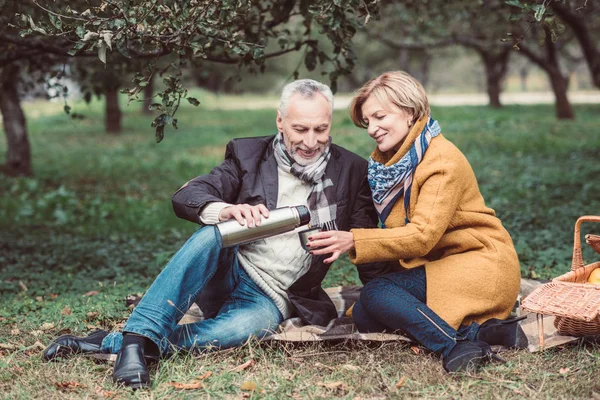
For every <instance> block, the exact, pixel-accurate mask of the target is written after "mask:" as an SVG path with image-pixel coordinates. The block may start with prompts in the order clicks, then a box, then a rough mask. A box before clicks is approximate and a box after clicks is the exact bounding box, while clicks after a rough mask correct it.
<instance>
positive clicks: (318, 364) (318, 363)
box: [315, 362, 335, 371]
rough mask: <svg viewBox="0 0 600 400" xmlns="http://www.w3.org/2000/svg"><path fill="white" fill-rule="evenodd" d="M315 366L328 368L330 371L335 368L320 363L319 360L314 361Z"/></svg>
mask: <svg viewBox="0 0 600 400" xmlns="http://www.w3.org/2000/svg"><path fill="white" fill-rule="evenodd" d="M315 367H317V368H324V369H328V370H330V371H334V370H335V368H334V367H330V366H329V365H325V364H321V363H320V362H317V363H315Z"/></svg>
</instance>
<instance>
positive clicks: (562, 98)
mask: <svg viewBox="0 0 600 400" xmlns="http://www.w3.org/2000/svg"><path fill="white" fill-rule="evenodd" d="M548 77H549V78H550V84H551V86H552V91H553V92H554V96H555V97H556V103H554V105H555V110H556V117H557V118H558V119H575V113H574V112H573V107H571V103H569V99H568V98H567V89H568V88H569V78H568V77H564V76H563V75H562V74H561V73H560V72H549V73H548Z"/></svg>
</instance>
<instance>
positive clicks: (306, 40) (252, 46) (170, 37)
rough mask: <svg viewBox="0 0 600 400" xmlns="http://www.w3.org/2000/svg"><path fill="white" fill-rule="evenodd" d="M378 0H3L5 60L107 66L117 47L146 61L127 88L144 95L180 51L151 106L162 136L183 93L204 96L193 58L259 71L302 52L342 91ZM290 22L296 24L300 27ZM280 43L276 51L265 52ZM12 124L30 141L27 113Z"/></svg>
mask: <svg viewBox="0 0 600 400" xmlns="http://www.w3.org/2000/svg"><path fill="white" fill-rule="evenodd" d="M375 6H376V1H375V0H336V1H333V2H331V1H328V0H316V1H308V0H299V1H296V0H285V1H275V0H251V1H247V2H238V1H233V0H221V1H218V2H217V1H213V0H181V1H175V0H156V1H143V2H130V1H108V0H96V1H91V2H88V1H83V0H81V1H69V2H54V3H51V4H44V5H41V4H40V3H38V2H36V1H35V0H28V1H24V2H19V1H16V0H13V1H4V2H1V3H0V7H1V11H2V14H1V15H2V16H1V17H0V24H1V26H2V27H0V40H1V44H0V53H2V54H0V66H8V65H10V64H12V63H14V62H17V61H19V60H28V59H30V58H31V57H33V56H39V55H44V54H53V55H57V56H59V57H63V58H64V57H66V56H71V57H77V58H80V57H97V58H99V59H100V61H101V62H102V63H104V64H106V63H107V61H110V58H109V57H108V55H109V54H110V53H115V52H118V53H120V54H121V56H122V57H125V58H135V59H145V60H147V62H146V67H149V70H148V69H146V68H145V69H144V70H143V71H138V73H136V74H134V77H133V87H132V88H131V89H130V90H127V93H128V95H129V96H130V98H132V99H139V95H140V94H141V93H143V91H144V88H145V87H146V86H148V84H149V83H150V81H151V78H152V77H153V76H154V75H155V71H154V65H155V63H156V61H157V60H158V59H159V58H161V57H163V56H166V55H172V56H173V57H174V58H175V61H173V62H172V63H170V65H169V66H168V67H167V68H165V69H163V70H162V71H161V72H162V73H163V83H164V85H165V87H164V89H163V90H162V91H159V92H157V93H156V96H158V97H159V98H160V99H161V101H160V102H157V103H153V104H151V105H150V107H151V108H154V109H157V110H159V111H160V115H158V116H157V117H156V118H155V119H154V121H153V123H152V126H153V127H155V128H156V139H157V141H161V140H162V139H163V137H164V132H165V127H166V126H167V125H172V126H174V127H175V128H177V119H176V118H174V116H175V113H176V112H177V109H178V108H179V106H180V104H181V101H182V100H187V101H188V102H190V103H191V104H194V105H198V104H199V102H198V100H196V99H194V98H191V97H188V96H187V90H186V89H185V88H184V87H183V85H182V81H181V77H182V73H181V71H182V68H185V67H186V66H189V65H190V64H191V62H193V61H194V60H202V62H203V63H219V64H229V65H238V66H240V67H244V68H249V67H255V68H258V69H261V68H264V67H263V66H264V63H265V60H267V59H271V58H275V57H279V56H281V55H283V54H287V53H291V52H297V51H304V57H303V60H304V64H305V66H306V68H307V69H308V70H309V71H311V70H314V69H315V68H316V67H317V65H319V64H320V65H321V67H322V68H323V69H324V70H325V71H326V72H327V74H328V75H329V80H330V82H331V86H332V89H333V90H334V91H335V90H336V86H337V80H338V78H339V77H340V76H341V75H344V74H346V73H348V72H349V71H350V70H351V69H352V67H353V66H354V60H355V56H354V53H353V51H352V47H351V39H352V37H353V36H354V34H355V32H356V30H357V28H358V27H360V26H361V25H363V24H365V23H366V22H368V20H369V18H370V17H371V14H372V13H373V12H375V11H376V7H375ZM290 21H294V22H295V23H294V24H292V25H291V26H292V27H293V29H291V28H290V24H289V23H290ZM318 38H325V41H326V42H327V43H329V44H330V48H331V51H327V52H325V51H323V48H322V46H321V44H320V41H319V40H318ZM273 43H276V45H277V46H278V49H277V50H273V51H265V50H266V49H267V48H268V45H269V44H273ZM9 50H10V51H9ZM10 71H12V70H10ZM8 100H11V101H12V103H11V106H12V108H13V109H15V108H16V109H18V110H21V109H20V104H19V98H18V96H12V97H7V101H8ZM20 113H21V115H23V114H22V111H20ZM4 114H5V113H4V112H3V117H4V118H7V117H6V116H5V115H4ZM11 115H14V114H11ZM12 122H13V123H8V124H5V131H6V135H7V138H8V137H18V138H20V139H19V140H20V144H21V145H22V144H23V143H25V139H26V138H27V133H26V128H25V119H24V117H23V118H14V121H12ZM15 129H17V131H18V132H19V133H18V134H15V132H16V131H15ZM7 142H8V153H9V156H8V157H7V159H9V160H11V162H13V163H15V165H18V167H17V168H12V167H10V169H11V170H13V171H14V173H15V174H25V175H26V174H30V173H31V166H30V155H29V148H28V146H27V148H26V149H25V146H20V147H18V149H17V147H15V144H14V141H12V140H8V141H7ZM16 159H18V161H17V160H16Z"/></svg>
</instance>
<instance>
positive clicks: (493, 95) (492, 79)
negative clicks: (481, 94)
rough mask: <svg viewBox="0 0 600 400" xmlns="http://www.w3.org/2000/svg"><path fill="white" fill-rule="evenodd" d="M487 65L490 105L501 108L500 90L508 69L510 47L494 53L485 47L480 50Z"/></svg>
mask: <svg viewBox="0 0 600 400" xmlns="http://www.w3.org/2000/svg"><path fill="white" fill-rule="evenodd" d="M479 54H480V55H481V58H482V60H483V65H484V67H485V79H486V88H487V94H488V97H489V100H490V107H492V108H501V107H502V103H500V92H501V91H502V80H503V79H504V76H505V75H506V71H507V69H508V60H509V58H510V49H509V48H506V49H502V50H501V51H500V53H492V52H490V51H486V50H484V49H480V50H479Z"/></svg>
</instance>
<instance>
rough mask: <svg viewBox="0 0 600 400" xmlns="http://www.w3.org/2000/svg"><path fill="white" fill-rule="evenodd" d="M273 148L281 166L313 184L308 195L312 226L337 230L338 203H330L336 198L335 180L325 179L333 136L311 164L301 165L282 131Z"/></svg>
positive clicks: (274, 141) (278, 164) (277, 136)
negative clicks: (290, 150) (293, 156)
mask: <svg viewBox="0 0 600 400" xmlns="http://www.w3.org/2000/svg"><path fill="white" fill-rule="evenodd" d="M273 149H274V154H275V160H276V161H277V166H278V167H279V168H281V169H282V170H284V171H286V172H288V173H291V174H292V175H294V176H295V177H296V178H298V179H300V180H302V181H304V182H307V183H310V184H311V185H312V188H311V191H310V194H309V195H308V210H309V211H310V226H311V227H317V226H318V227H321V228H322V229H323V230H337V225H336V223H335V217H336V212H337V204H335V203H333V204H330V200H332V199H333V198H334V188H333V182H332V181H331V179H329V178H326V179H323V178H324V176H325V168H326V167H327V162H328V161H329V158H331V152H330V149H331V137H330V138H329V144H327V147H326V148H325V151H324V152H323V154H321V155H320V156H319V158H317V159H316V160H315V162H313V163H311V164H309V165H300V164H298V163H297V162H296V161H295V160H294V159H293V158H292V156H291V155H290V154H289V153H288V151H287V149H286V148H285V144H284V142H283V133H281V132H280V133H279V134H278V135H276V136H275V140H273Z"/></svg>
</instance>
